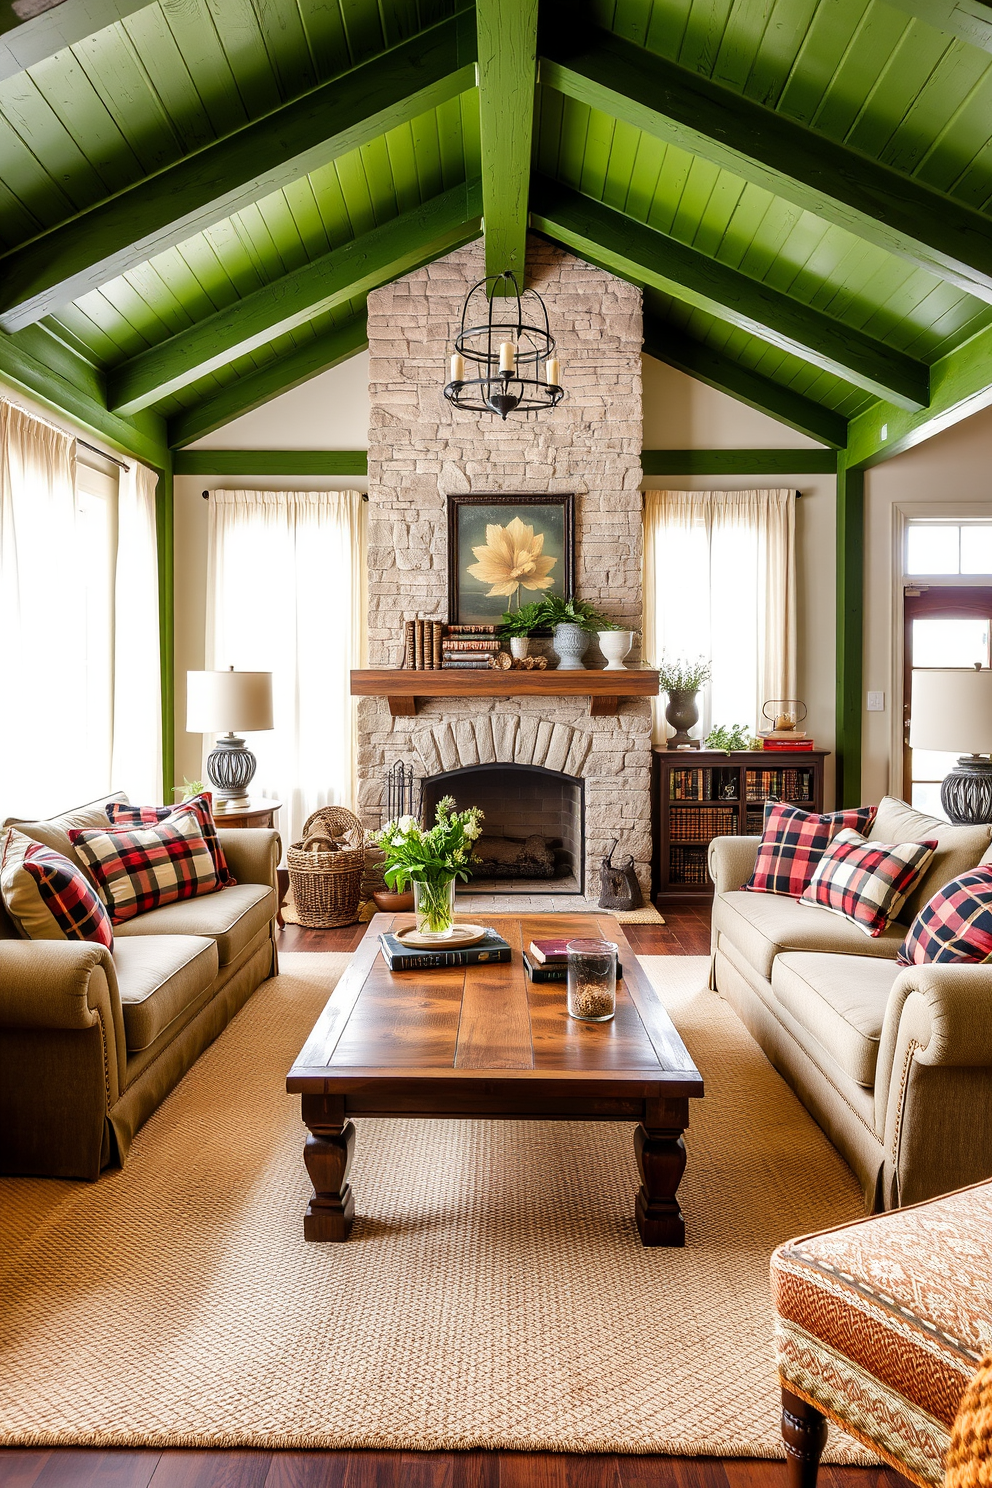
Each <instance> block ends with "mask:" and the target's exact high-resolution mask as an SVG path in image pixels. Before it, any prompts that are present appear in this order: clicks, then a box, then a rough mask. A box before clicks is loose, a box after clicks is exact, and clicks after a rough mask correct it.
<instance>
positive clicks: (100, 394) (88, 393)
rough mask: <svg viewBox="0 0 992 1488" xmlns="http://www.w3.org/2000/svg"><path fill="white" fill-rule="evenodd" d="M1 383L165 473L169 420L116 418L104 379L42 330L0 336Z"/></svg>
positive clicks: (144, 416)
mask: <svg viewBox="0 0 992 1488" xmlns="http://www.w3.org/2000/svg"><path fill="white" fill-rule="evenodd" d="M0 377H2V378H4V379H5V381H7V382H10V383H12V384H13V385H14V386H15V387H18V388H21V389H22V390H23V391H24V392H26V393H29V394H31V396H32V397H35V398H38V399H39V400H40V401H41V402H42V403H44V404H45V406H46V407H47V408H51V409H52V410H53V412H55V413H56V414H59V413H61V414H62V415H63V416H64V415H68V416H69V417H70V418H72V419H75V420H76V421H77V422H78V423H80V424H82V426H83V427H84V428H85V429H89V430H91V431H92V432H93V433H94V434H96V435H98V436H99V437H100V438H101V439H104V440H106V441H107V443H108V444H110V445H111V446H112V447H113V448H114V449H117V450H121V451H122V452H124V453H126V454H130V455H134V456H135V457H136V458H137V459H139V460H145V461H147V463H148V464H149V465H157V466H159V467H161V464H162V461H163V459H164V458H165V456H166V453H167V451H166V439H165V423H164V420H162V419H161V418H159V417H158V415H157V414H153V413H142V414H139V415H138V416H137V417H136V418H134V419H126V418H121V417H120V416H119V415H118V414H115V413H111V412H110V411H109V409H108V408H107V405H106V399H105V395H104V386H103V379H102V377H101V374H100V373H99V372H97V370H96V368H95V367H91V366H89V365H88V364H87V363H86V362H84V361H83V360H82V358H80V357H77V356H74V355H73V353H72V352H70V351H69V349H68V348H67V347H65V346H63V345H62V344H61V343H60V342H58V341H57V340H56V339H55V337H54V336H52V335H51V334H50V333H49V332H48V331H46V330H45V328H44V327H43V326H29V327H28V328H27V330H24V331H21V332H20V333H19V334H18V335H17V336H2V335H0Z"/></svg>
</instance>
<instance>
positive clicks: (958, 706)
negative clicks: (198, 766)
mask: <svg viewBox="0 0 992 1488" xmlns="http://www.w3.org/2000/svg"><path fill="white" fill-rule="evenodd" d="M909 744H910V748H911V749H932V750H936V751H938V752H939V753H941V754H992V671H990V670H989V669H988V668H987V667H986V668H984V669H983V670H982V671H976V670H975V668H974V667H970V668H967V667H933V668H930V667H925V668H924V667H921V668H920V670H919V671H915V670H914V672H913V693H912V702H911V705H910V726H909Z"/></svg>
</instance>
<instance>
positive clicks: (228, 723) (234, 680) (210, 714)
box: [186, 667, 273, 813]
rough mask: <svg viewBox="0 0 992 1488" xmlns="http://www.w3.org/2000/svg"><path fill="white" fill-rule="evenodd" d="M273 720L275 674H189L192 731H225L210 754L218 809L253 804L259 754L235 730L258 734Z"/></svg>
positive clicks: (188, 711)
mask: <svg viewBox="0 0 992 1488" xmlns="http://www.w3.org/2000/svg"><path fill="white" fill-rule="evenodd" d="M272 727H273V723H272V673H271V672H236V671H235V670H234V668H233V667H231V668H230V669H229V670H228V671H226V672H187V673H186V729H187V732H188V733H191V734H222V735H223V737H222V738H220V739H218V740H217V742H216V744H215V745H214V748H213V749H212V750H211V752H210V754H208V755H207V777H208V779H209V780H210V784H211V785H212V786H213V790H214V810H215V812H219V813H222V812H224V811H243V810H245V809H246V808H247V807H248V806H249V805H250V804H251V803H250V801H249V798H248V787H249V785H250V784H251V780H252V776H253V775H254V773H255V764H256V760H255V756H254V755H253V754H252V752H251V750H250V749H246V748H245V741H244V739H239V738H238V737H237V735H236V734H235V732H234V730H235V729H244V730H245V731H246V732H248V733H257V732H259V731H260V730H262V729H270V728H272Z"/></svg>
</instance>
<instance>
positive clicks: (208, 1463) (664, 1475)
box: [0, 905, 903, 1488]
mask: <svg viewBox="0 0 992 1488" xmlns="http://www.w3.org/2000/svg"><path fill="white" fill-rule="evenodd" d="M663 913H664V915H665V919H666V922H667V923H666V924H665V925H628V926H626V927H625V934H626V935H627V938H628V940H629V941H630V943H631V945H632V946H633V948H634V950H635V951H637V952H638V953H639V954H640V955H643V956H702V955H706V954H707V953H708V951H709V910H708V907H707V906H705V905H703V906H700V907H698V908H690V907H680V908H678V909H668V908H665V910H664V911H663ZM364 929H365V927H364V926H363V925H357V926H351V927H348V928H347V929H344V930H303V929H301V928H300V927H299V926H298V925H287V926H286V927H285V929H284V930H282V931H281V932H280V937H279V940H280V946H281V948H282V949H283V950H286V951H350V950H352V949H353V948H354V947H355V946H356V945H357V944H358V942H359V941H360V940H361V938H362V935H363V934H364ZM603 1388H604V1390H613V1389H620V1388H622V1379H621V1377H620V1376H617V1377H616V1378H614V1379H604V1381H603ZM902 1481H903V1480H902V1479H901V1478H900V1477H899V1476H898V1474H896V1473H894V1472H892V1471H890V1470H889V1469H880V1468H837V1467H824V1468H822V1469H821V1471H820V1485H821V1488H896V1485H897V1484H899V1483H901V1482H902ZM0 1485H3V1488H787V1477H786V1468H785V1464H784V1463H781V1462H761V1461H748V1460H743V1459H740V1458H722V1459H721V1458H713V1457H619V1456H612V1455H605V1456H571V1455H567V1456H566V1455H559V1454H556V1453H531V1452H427V1453H421V1452H256V1451H208V1452H197V1451H189V1450H185V1451H166V1452H158V1451H126V1450H121V1451H103V1450H99V1449H96V1448H70V1447H57V1448H52V1449H51V1450H45V1449H40V1450H23V1451H22V1450H18V1449H12V1448H7V1449H4V1450H0Z"/></svg>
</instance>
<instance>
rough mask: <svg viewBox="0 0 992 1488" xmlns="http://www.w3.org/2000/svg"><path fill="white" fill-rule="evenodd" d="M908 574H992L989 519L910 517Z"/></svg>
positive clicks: (907, 553) (990, 523)
mask: <svg viewBox="0 0 992 1488" xmlns="http://www.w3.org/2000/svg"><path fill="white" fill-rule="evenodd" d="M906 573H907V574H992V522H988V521H980V520H979V521H974V522H941V521H928V520H925V519H922V518H917V519H911V520H910V521H909V523H908V524H907V527H906Z"/></svg>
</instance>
